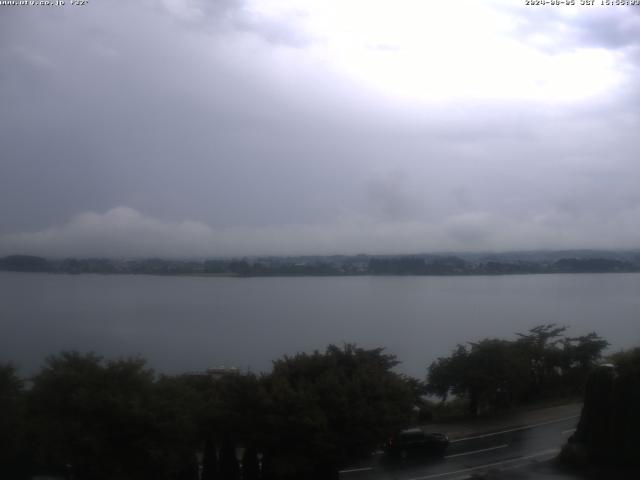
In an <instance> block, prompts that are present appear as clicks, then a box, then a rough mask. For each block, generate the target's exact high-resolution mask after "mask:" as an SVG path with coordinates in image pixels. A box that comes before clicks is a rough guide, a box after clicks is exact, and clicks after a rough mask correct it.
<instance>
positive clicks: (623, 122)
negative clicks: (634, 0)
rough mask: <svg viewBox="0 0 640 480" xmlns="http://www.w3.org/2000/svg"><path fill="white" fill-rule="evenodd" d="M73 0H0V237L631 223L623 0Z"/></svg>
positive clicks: (407, 248) (615, 233)
mask: <svg viewBox="0 0 640 480" xmlns="http://www.w3.org/2000/svg"><path fill="white" fill-rule="evenodd" d="M66 3H67V5H65V6H64V7H53V6H49V7H35V6H0V148H1V153H0V155H1V156H0V254H10V253H32V254H42V255H48V256H65V255H76V256H93V255H98V256H139V255H143V256H151V255H160V256H208V255H244V254H248V255H252V254H274V253H275V254H301V253H309V254H324V253H361V252H362V253H413V252H426V251H455V250H459V251H478V250H512V249H538V248H545V249H561V248H639V247H640V157H639V155H638V154H639V152H640V82H639V81H638V80H639V78H640V75H639V74H640V6H635V7H634V6H630V7H620V6H599V5H594V6H591V7H580V6H573V7H569V6H564V7H555V6H554V7H552V6H546V7H540V6H538V7H530V6H526V5H524V1H523V0H512V1H483V2H478V1H477V0H470V1H456V2H445V1H429V0H387V1H382V0H317V1H294V0H246V1H233V0H217V1H213V0H165V1H164V2H162V1H160V0H156V1H152V0H127V1H116V0H90V1H89V2H88V5H87V6H82V7H81V6H71V5H70V3H71V2H70V1H67V2H66ZM577 3H579V1H577ZM596 3H599V1H598V2H596Z"/></svg>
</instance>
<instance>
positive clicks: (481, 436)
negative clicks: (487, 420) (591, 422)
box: [450, 415, 580, 443]
mask: <svg viewBox="0 0 640 480" xmlns="http://www.w3.org/2000/svg"><path fill="white" fill-rule="evenodd" d="M579 416H580V415H571V416H570V417H564V418H558V419H557V420H550V421H548V422H540V423H534V424H532V425H525V426H524V427H516V428H510V429H508V430H502V431H500V432H493V433H485V434H482V435H475V436H473V437H465V438H458V439H457V440H451V442H450V443H457V442H465V441H467V440H475V439H477V438H487V437H493V436H495V435H502V434H503V433H510V432H518V431H520V430H528V429H529V428H536V427H542V426H543V425H551V424H553V423H561V422H565V421H567V420H572V419H574V418H578V417H579Z"/></svg>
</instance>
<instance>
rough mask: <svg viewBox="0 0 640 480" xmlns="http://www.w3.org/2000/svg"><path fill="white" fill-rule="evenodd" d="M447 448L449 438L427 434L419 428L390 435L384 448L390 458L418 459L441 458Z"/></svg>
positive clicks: (442, 435)
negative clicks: (427, 457) (426, 457)
mask: <svg viewBox="0 0 640 480" xmlns="http://www.w3.org/2000/svg"><path fill="white" fill-rule="evenodd" d="M448 446H449V437H447V436H446V435H445V434H443V433H427V432H425V431H423V430H422V429H420V428H410V429H407V430H402V431H401V432H399V433H397V434H395V435H392V436H391V437H389V439H388V440H387V443H386V444H385V446H384V451H385V453H386V454H387V455H388V456H389V457H392V458H418V457H425V456H442V455H444V452H445V451H446V450H447V447H448Z"/></svg>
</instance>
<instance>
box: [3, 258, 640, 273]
mask: <svg viewBox="0 0 640 480" xmlns="http://www.w3.org/2000/svg"><path fill="white" fill-rule="evenodd" d="M0 270H6V271H14V272H48V273H67V274H80V273H101V274H147V275H226V276H239V277H268V276H329V275H331V276H345V275H509V274H534V273H536V274H537V273H605V272H617V273H624V272H638V271H640V255H637V256H634V257H630V258H627V259H624V260H621V259H614V258H598V257H589V258H560V259H558V260H554V261H547V260H537V261H531V260H527V261H525V260H513V259H511V260H499V259H493V257H488V258H484V259H482V258H481V259H476V260H474V261H471V260H465V259H463V258H460V257H457V256H438V255H396V256H367V255H353V256H348V255H335V256H310V257H294V258H289V257H264V258H253V259H248V258H240V259H208V260H169V259H162V258H146V259H135V260H134V259H129V260H124V259H109V258H65V259H56V260H52V259H46V258H43V257H37V256H32V255H10V256H6V257H1V258H0Z"/></svg>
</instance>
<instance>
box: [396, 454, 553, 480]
mask: <svg viewBox="0 0 640 480" xmlns="http://www.w3.org/2000/svg"><path fill="white" fill-rule="evenodd" d="M559 451H560V450H559V449H557V448H551V449H549V450H543V451H541V452H538V453H534V454H531V455H527V456H525V457H518V458H513V459H511V460H502V461H500V462H494V463H487V464H486V465H480V466H478V467H470V468H463V469H461V470H454V471H452V472H443V473H435V474H433V475H427V476H425V477H414V478H408V479H407V480H427V479H429V478H438V477H446V476H447V475H456V474H458V473H468V472H473V471H474V470H482V469H483V468H491V467H497V466H498V465H504V464H506V463H511V462H521V461H522V460H530V459H532V458H536V457H542V456H544V455H549V454H552V453H558V452H559Z"/></svg>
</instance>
